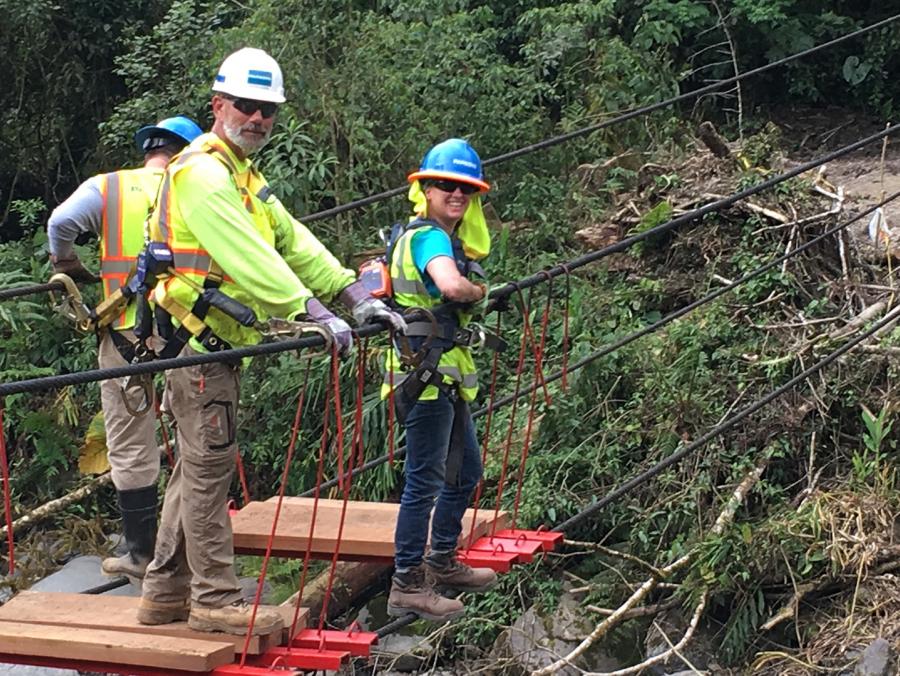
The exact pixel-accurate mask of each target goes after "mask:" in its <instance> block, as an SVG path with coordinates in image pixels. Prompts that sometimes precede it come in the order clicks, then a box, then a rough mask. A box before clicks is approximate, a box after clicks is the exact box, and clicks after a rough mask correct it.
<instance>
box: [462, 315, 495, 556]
mask: <svg viewBox="0 0 900 676" xmlns="http://www.w3.org/2000/svg"><path fill="white" fill-rule="evenodd" d="M502 317H503V313H502V312H498V313H497V327H496V329H495V331H494V333H496V334H497V335H498V336H499V335H500V320H501V318H502ZM499 361H500V353H499V352H497V351H496V350H495V351H494V359H493V361H492V363H491V390H490V396H489V397H488V408H487V419H486V420H485V421H484V436H482V438H481V467H482V476H481V479H480V480H479V481H478V488H476V489H475V498H474V499H473V500H472V525H471V527H470V528H469V538H468V540H469V543H468V545H467V548H471V547H472V545H473V544H474V542H475V524H476V523H477V522H478V503H479V502H481V494H482V493H483V492H484V466H485V465H486V464H487V452H488V443H489V442H490V438H491V421H492V420H493V418H494V401H495V400H496V397H497V364H498V362H499Z"/></svg>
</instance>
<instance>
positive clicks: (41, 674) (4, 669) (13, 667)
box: [0, 664, 78, 676]
mask: <svg viewBox="0 0 900 676" xmlns="http://www.w3.org/2000/svg"><path fill="white" fill-rule="evenodd" d="M7 675H8V676H78V672H77V671H72V670H71V669H51V668H49V667H32V666H28V665H24V664H0V676H7Z"/></svg>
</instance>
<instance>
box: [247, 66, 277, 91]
mask: <svg viewBox="0 0 900 676" xmlns="http://www.w3.org/2000/svg"><path fill="white" fill-rule="evenodd" d="M247 84H252V85H260V86H261V87H271V86H272V71H270V70H250V72H249V73H248V74H247Z"/></svg>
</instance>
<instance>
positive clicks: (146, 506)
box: [100, 484, 158, 579]
mask: <svg viewBox="0 0 900 676" xmlns="http://www.w3.org/2000/svg"><path fill="white" fill-rule="evenodd" d="M118 496H119V509H120V510H121V512H122V532H123V534H124V535H125V546H126V547H128V551H127V552H126V553H125V554H123V555H122V556H110V557H108V558H106V559H103V563H101V564H100V570H102V571H103V574H104V575H112V576H116V575H125V576H127V577H131V578H137V579H143V577H144V573H145V572H146V571H147V566H148V565H149V564H150V561H151V560H152V559H153V548H154V547H155V546H156V511H157V499H158V493H157V489H156V484H154V485H152V486H146V487H144V488H135V489H132V490H125V491H118Z"/></svg>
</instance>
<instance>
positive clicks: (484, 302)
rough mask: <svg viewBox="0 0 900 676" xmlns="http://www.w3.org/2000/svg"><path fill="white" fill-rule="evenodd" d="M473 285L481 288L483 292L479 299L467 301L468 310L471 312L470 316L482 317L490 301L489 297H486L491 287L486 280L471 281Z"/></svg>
mask: <svg viewBox="0 0 900 676" xmlns="http://www.w3.org/2000/svg"><path fill="white" fill-rule="evenodd" d="M473 284H475V286H478V287H481V290H482V291H483V292H484V293H483V295H482V296H481V298H480V299H478V300H474V301H472V302H471V303H469V312H471V313H472V316H473V317H475V318H476V319H481V318H483V317H484V315H485V313H486V312H487V307H488V303H490V300H491V299H490V298H488V296H489V294H490V293H491V287H490V285H489V284H488V283H487V282H486V281H475V282H473Z"/></svg>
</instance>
